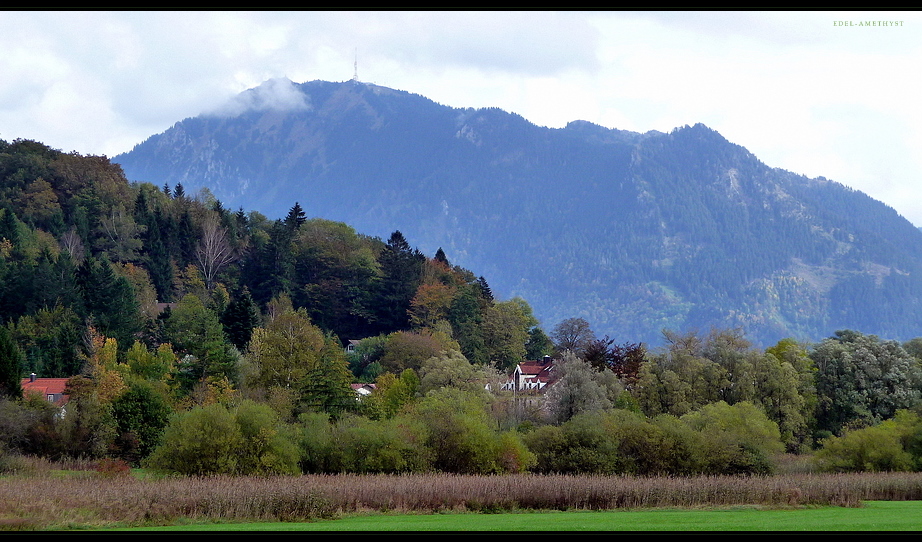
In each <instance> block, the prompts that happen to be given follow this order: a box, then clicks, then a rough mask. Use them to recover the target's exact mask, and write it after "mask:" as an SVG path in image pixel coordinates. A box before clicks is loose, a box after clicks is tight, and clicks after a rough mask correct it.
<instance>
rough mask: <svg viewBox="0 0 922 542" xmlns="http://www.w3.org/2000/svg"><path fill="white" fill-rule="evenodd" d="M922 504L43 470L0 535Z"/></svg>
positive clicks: (872, 492)
mask: <svg viewBox="0 0 922 542" xmlns="http://www.w3.org/2000/svg"><path fill="white" fill-rule="evenodd" d="M863 500H922V474H914V473H913V474H910V473H877V474H840V475H818V474H806V475H787V476H774V477H732V476H707V477H689V478H680V477H649V478H646V477H619V476H539V475H505V476H460V475H435V474H431V475H402V476H396V475H391V476H389V475H310V476H295V477H265V478H260V477H210V478H161V479H154V478H137V477H134V476H107V475H104V474H101V473H95V472H84V473H80V474H79V475H72V476H60V475H57V476H52V475H47V474H45V473H42V472H39V473H36V474H32V475H22V474H17V475H10V476H6V477H2V478H0V529H29V530H40V529H55V528H74V527H78V528H79V527H91V526H103V525H116V524H118V525H151V524H158V525H163V524H171V523H176V522H177V521H183V520H191V521H216V522H217V521H222V522H228V521H309V520H313V519H318V518H332V517H336V515H337V514H339V513H343V512H362V511H394V512H403V513H429V512H439V511H490V512H500V511H513V510H523V509H533V510H543V509H545V510H546V509H554V510H566V509H587V510H605V509H616V508H646V507H682V508H694V507H710V506H728V505H739V504H758V505H764V506H769V507H786V506H803V505H839V506H860V503H861V501H863Z"/></svg>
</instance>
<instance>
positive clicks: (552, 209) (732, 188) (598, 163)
mask: <svg viewBox="0 0 922 542" xmlns="http://www.w3.org/2000/svg"><path fill="white" fill-rule="evenodd" d="M113 161H114V162H117V163H119V164H121V165H122V167H123V168H124V171H125V173H126V175H127V176H128V178H129V179H131V180H133V181H142V182H151V183H154V184H156V185H157V186H161V185H164V184H167V185H171V186H172V185H175V184H177V183H181V184H182V185H183V186H184V188H185V190H186V192H187V193H194V192H195V191H196V190H198V189H201V188H208V189H209V190H210V191H211V192H212V193H213V194H214V195H215V197H217V198H218V199H219V200H220V201H221V202H222V203H223V204H224V205H225V207H229V208H233V209H235V208H238V207H243V208H244V209H245V210H248V211H249V210H256V211H259V212H261V213H263V214H266V215H268V216H270V217H272V218H277V217H281V216H283V215H284V214H285V212H286V211H287V210H288V209H290V208H291V207H292V205H293V204H294V203H295V202H299V203H300V205H301V206H302V207H303V209H304V211H305V212H306V214H307V215H308V216H317V217H322V218H327V219H331V220H337V221H342V222H346V223H348V224H350V225H351V226H353V227H355V228H356V229H357V230H358V231H360V232H363V233H366V234H369V235H374V236H380V237H386V236H387V235H389V234H390V232H392V231H394V230H400V231H401V232H403V234H404V235H405V236H406V238H407V239H408V240H409V241H410V242H411V243H412V244H414V245H416V246H419V247H420V248H421V249H423V250H424V251H427V252H428V253H430V254H432V253H435V251H436V249H437V248H439V247H441V248H442V249H443V250H444V252H445V254H446V255H447V256H448V258H449V260H450V261H451V262H452V263H453V264H459V265H462V266H464V267H467V268H470V269H478V270H480V271H482V272H483V273H484V274H485V275H486V276H489V277H492V279H491V280H492V281H493V284H491V286H492V287H493V290H494V291H495V292H496V293H498V294H499V295H501V296H503V297H509V296H514V295H520V296H522V297H524V298H525V299H526V300H528V302H529V303H530V304H531V305H532V307H533V308H534V311H535V314H536V316H538V317H539V318H540V319H541V320H542V322H543V324H544V327H545V328H546V329H549V328H550V327H552V326H553V325H555V324H556V323H557V322H559V321H561V320H563V319H564V318H568V317H573V316H581V317H583V318H586V319H587V320H588V321H589V322H591V323H592V325H593V328H594V329H595V330H596V332H597V333H598V334H600V335H601V334H608V335H610V336H611V337H612V338H614V339H616V340H617V341H619V342H623V341H645V342H648V343H652V344H659V342H660V341H661V338H660V337H661V330H662V329H664V328H669V329H673V330H676V331H685V330H688V329H699V330H701V331H706V330H707V329H709V328H710V327H712V326H713V327H738V326H741V327H742V328H743V329H744V330H745V331H746V333H747V335H748V336H749V338H750V339H753V340H754V341H755V342H757V343H759V344H763V345H766V344H771V343H774V342H775V341H777V340H779V339H780V338H783V337H789V336H791V337H795V338H798V339H804V340H818V339H820V338H822V337H825V336H828V335H830V334H832V333H833V332H834V331H835V330H837V329H843V328H851V329H856V330H860V331H862V332H864V333H872V334H878V335H881V336H884V337H886V338H895V339H908V338H912V337H915V336H918V335H920V334H922V333H920V330H919V322H922V232H920V231H919V230H918V229H917V228H915V227H913V226H912V225H911V224H910V223H909V222H908V221H906V220H905V219H903V218H902V217H900V216H899V215H898V214H897V213H896V212H895V211H894V210H893V209H891V208H890V207H887V206H886V205H884V204H883V203H880V202H878V201H875V200H873V199H871V198H870V197H868V196H867V195H865V194H863V193H861V192H858V191H855V190H852V189H849V188H847V187H845V186H843V185H841V184H839V183H836V182H833V181H829V180H827V179H824V178H822V177H820V178H816V179H808V178H806V177H804V176H801V175H796V174H794V173H791V172H788V171H784V170H780V169H776V168H771V167H769V166H767V165H765V164H763V163H762V162H760V161H759V160H758V159H757V158H756V157H755V156H753V155H752V154H751V153H750V152H748V151H747V150H746V149H744V148H743V147H740V146H738V145H735V144H733V143H730V142H729V141H727V140H726V139H725V138H724V137H722V136H721V135H720V134H719V133H717V132H716V131H714V130H712V129H710V128H708V127H706V126H704V125H702V124H696V125H695V126H684V127H681V128H677V129H675V130H673V131H672V132H671V133H668V134H664V133H660V132H655V131H651V132H647V133H645V134H640V133H635V132H628V131H622V130H615V129H609V128H604V127H602V126H598V125H595V124H592V123H590V122H586V121H574V122H571V123H570V124H568V125H567V126H566V127H565V128H560V129H552V128H545V127H539V126H535V125H534V124H532V123H530V122H528V121H527V120H525V119H524V118H522V117H521V116H519V115H516V114H512V113H507V112H505V111H502V110H499V109H494V108H488V109H470V108H467V109H459V108H453V107H447V106H444V105H440V104H437V103H435V102H433V101H432V100H429V99H427V98H425V97H422V96H419V95H416V94H411V93H408V92H404V91H398V90H393V89H389V88H385V87H380V86H376V85H371V84H366V83H360V82H356V81H348V82H344V83H332V82H324V81H312V82H307V83H303V84H295V83H291V82H290V81H286V80H273V81H270V82H267V83H266V84H264V85H262V86H260V87H257V88H256V89H251V90H249V91H247V92H245V93H243V94H241V95H240V96H239V97H238V98H237V99H236V100H234V101H233V102H231V103H230V104H228V105H226V106H225V107H222V108H219V109H216V110H215V111H213V112H211V113H208V114H203V115H200V116H198V117H195V118H188V119H185V120H183V121H181V122H178V123H176V124H175V125H174V126H173V127H172V128H170V129H169V130H167V131H165V132H163V133H162V134H158V135H154V136H152V137H150V138H149V139H147V140H146V141H144V142H143V143H140V144H139V145H137V146H136V147H135V148H134V149H133V150H132V151H130V152H128V153H125V154H122V155H119V156H116V157H115V158H113Z"/></svg>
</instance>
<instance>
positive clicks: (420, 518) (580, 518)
mask: <svg viewBox="0 0 922 542" xmlns="http://www.w3.org/2000/svg"><path fill="white" fill-rule="evenodd" d="M125 530H133V531H138V530H143V531H379V532H386V531H452V532H458V531H584V532H592V531H919V530H922V501H869V502H867V503H865V506H863V507H861V508H842V507H832V506H827V507H817V508H799V509H791V510H765V509H761V508H759V507H755V506H739V507H732V508H726V509H720V510H678V509H652V510H636V511H628V510H623V511H603V512H592V511H580V512H533V513H516V514H469V513H468V514H425V515H386V514H374V515H356V516H351V517H344V518H342V519H336V520H324V521H317V522H313V523H239V524H199V525H183V526H174V527H155V528H146V529H125Z"/></svg>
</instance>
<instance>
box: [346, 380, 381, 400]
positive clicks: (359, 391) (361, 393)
mask: <svg viewBox="0 0 922 542" xmlns="http://www.w3.org/2000/svg"><path fill="white" fill-rule="evenodd" d="M349 385H350V386H351V387H352V391H354V392H355V398H356V399H357V400H360V401H361V400H362V398H363V397H368V396H369V395H371V392H373V391H375V385H374V384H349Z"/></svg>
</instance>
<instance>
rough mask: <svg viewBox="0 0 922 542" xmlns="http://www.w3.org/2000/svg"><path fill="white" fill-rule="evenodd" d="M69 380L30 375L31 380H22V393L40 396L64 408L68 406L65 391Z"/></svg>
mask: <svg viewBox="0 0 922 542" xmlns="http://www.w3.org/2000/svg"><path fill="white" fill-rule="evenodd" d="M68 380H70V379H69V378H36V375H35V373H32V374H30V375H29V378H23V379H22V393H23V395H25V394H27V393H34V394H39V395H41V396H42V397H44V398H45V399H47V400H48V401H49V402H51V403H54V404H55V406H59V407H62V406H64V405H65V404H67V399H68V397H67V394H66V393H64V390H65V389H66V388H67V381H68Z"/></svg>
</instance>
